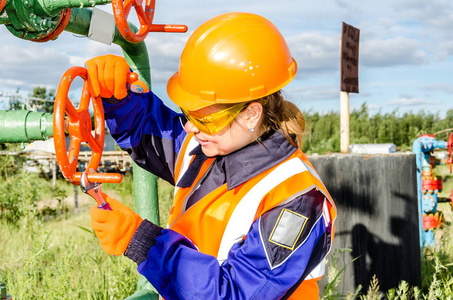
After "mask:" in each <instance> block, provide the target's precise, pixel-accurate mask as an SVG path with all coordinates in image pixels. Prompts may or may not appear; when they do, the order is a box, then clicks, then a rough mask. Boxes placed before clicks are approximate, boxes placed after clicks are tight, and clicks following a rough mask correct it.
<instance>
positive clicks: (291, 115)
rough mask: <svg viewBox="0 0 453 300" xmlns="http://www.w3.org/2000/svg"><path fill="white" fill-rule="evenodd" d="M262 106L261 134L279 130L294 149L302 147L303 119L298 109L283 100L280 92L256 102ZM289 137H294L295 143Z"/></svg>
mask: <svg viewBox="0 0 453 300" xmlns="http://www.w3.org/2000/svg"><path fill="white" fill-rule="evenodd" d="M257 102H259V103H261V105H262V106H263V123H262V126H263V133H264V134H265V133H267V132H269V131H271V130H275V131H277V130H281V131H283V133H284V134H285V136H286V139H287V140H288V141H289V142H290V143H291V145H293V146H295V147H299V148H300V147H302V136H303V134H304V130H305V119H304V116H303V115H302V112H301V111H300V110H299V108H298V107H297V106H296V105H295V104H294V103H292V102H290V101H287V100H285V98H284V96H283V93H282V91H278V92H275V93H273V94H271V95H269V96H266V97H264V98H261V99H260V100H257ZM291 135H295V136H296V142H297V145H296V143H294V139H293V138H292V137H291Z"/></svg>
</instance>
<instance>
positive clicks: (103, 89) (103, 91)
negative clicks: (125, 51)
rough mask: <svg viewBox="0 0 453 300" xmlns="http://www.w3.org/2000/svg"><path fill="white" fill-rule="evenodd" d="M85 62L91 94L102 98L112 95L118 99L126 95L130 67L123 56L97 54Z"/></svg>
mask: <svg viewBox="0 0 453 300" xmlns="http://www.w3.org/2000/svg"><path fill="white" fill-rule="evenodd" d="M85 64H86V67H87V71H88V81H89V84H90V85H91V91H90V92H91V93H92V95H93V96H95V97H98V96H101V97H102V98H110V97H112V96H113V97H115V98H116V99H119V100H121V99H123V98H125V97H126V96H127V80H128V78H129V73H130V69H129V65H128V64H127V62H126V60H125V59H124V58H123V57H121V56H116V55H112V54H108V55H103V56H97V57H95V58H92V59H90V60H88V61H87V62H86V63H85Z"/></svg>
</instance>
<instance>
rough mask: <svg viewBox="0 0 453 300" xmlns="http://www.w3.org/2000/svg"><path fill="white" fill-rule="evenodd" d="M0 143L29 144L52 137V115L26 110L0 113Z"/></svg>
mask: <svg viewBox="0 0 453 300" xmlns="http://www.w3.org/2000/svg"><path fill="white" fill-rule="evenodd" d="M0 128H1V130H0V143H30V142H32V141H38V140H47V139H49V138H50V137H52V135H53V114H49V113H43V112H34V111H28V110H6V111H0Z"/></svg>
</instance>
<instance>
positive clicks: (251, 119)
mask: <svg viewBox="0 0 453 300" xmlns="http://www.w3.org/2000/svg"><path fill="white" fill-rule="evenodd" d="M244 112H245V116H244V117H245V118H246V120H247V126H248V128H255V127H256V126H257V124H258V122H259V120H260V118H261V115H262V114H263V106H262V105H261V103H259V102H252V103H250V104H249V105H248V106H247V108H246V109H245V111H244Z"/></svg>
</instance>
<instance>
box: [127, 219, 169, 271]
mask: <svg viewBox="0 0 453 300" xmlns="http://www.w3.org/2000/svg"><path fill="white" fill-rule="evenodd" d="M162 230H163V228H162V227H160V226H157V225H155V224H154V223H152V222H150V221H148V220H143V222H142V223H141V224H140V226H138V228H137V231H136V232H135V234H134V235H133V236H132V239H131V241H130V242H129V245H128V246H127V249H126V251H125V252H124V255H125V256H126V257H128V258H130V259H131V260H133V261H134V262H135V263H136V264H137V265H139V264H141V263H142V262H143V261H145V260H146V259H147V257H148V251H149V249H151V247H152V246H154V245H155V244H156V238H157V237H158V236H159V235H160V234H161V231H162Z"/></svg>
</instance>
